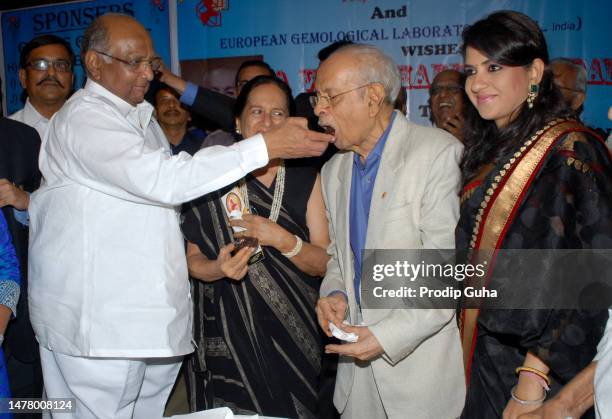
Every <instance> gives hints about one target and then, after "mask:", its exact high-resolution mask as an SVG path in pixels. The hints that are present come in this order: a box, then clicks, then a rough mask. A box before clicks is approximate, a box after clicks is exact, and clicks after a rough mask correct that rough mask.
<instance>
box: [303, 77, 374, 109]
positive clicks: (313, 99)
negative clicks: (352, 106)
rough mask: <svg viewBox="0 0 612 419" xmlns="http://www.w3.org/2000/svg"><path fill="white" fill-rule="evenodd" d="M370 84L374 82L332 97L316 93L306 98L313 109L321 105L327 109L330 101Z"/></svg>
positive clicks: (330, 103)
mask: <svg viewBox="0 0 612 419" xmlns="http://www.w3.org/2000/svg"><path fill="white" fill-rule="evenodd" d="M372 83H374V82H371V83H367V84H364V85H362V86H357V87H355V88H353V89H350V90H347V91H345V92H341V93H338V94H335V95H333V96H330V95H328V94H325V93H321V92H316V93H315V95H314V96H310V97H309V98H308V100H309V101H310V106H312V107H313V109H314V108H316V107H317V105H321V107H323V108H328V107H330V106H331V105H332V100H334V99H336V98H337V97H340V96H342V95H345V94H347V93H351V92H354V91H355V90H359V89H363V88H364V87H368V86H369V85H371V84H372Z"/></svg>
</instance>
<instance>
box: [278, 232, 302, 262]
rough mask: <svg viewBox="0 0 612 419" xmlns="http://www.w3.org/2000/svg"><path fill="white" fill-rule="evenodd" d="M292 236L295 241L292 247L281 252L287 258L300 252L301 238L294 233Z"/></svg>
mask: <svg viewBox="0 0 612 419" xmlns="http://www.w3.org/2000/svg"><path fill="white" fill-rule="evenodd" d="M294 237H295V240H296V242H295V246H294V247H293V249H291V250H290V251H288V252H287V253H281V254H282V255H283V256H285V257H286V258H289V259H291V258H292V257H294V256H295V255H297V254H298V253H300V251H301V250H302V245H303V244H304V242H303V241H302V239H300V238H299V237H298V236H295V235H294Z"/></svg>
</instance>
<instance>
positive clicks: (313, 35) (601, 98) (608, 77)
mask: <svg viewBox="0 0 612 419" xmlns="http://www.w3.org/2000/svg"><path fill="white" fill-rule="evenodd" d="M177 9H178V10H177V16H178V18H177V19H178V25H177V26H178V49H179V51H178V55H179V59H180V61H181V68H182V69H183V70H185V69H187V70H188V71H187V72H186V73H185V72H184V74H185V77H187V78H190V79H191V80H192V81H194V82H196V83H199V84H204V85H209V86H212V87H215V88H217V89H218V90H220V91H225V92H226V93H227V92H231V90H232V89H233V77H234V72H235V69H236V66H237V64H236V63H238V64H239V63H240V62H241V61H243V60H246V59H248V58H251V57H261V58H262V59H263V60H265V61H266V62H268V63H269V64H270V65H271V66H272V67H273V68H274V69H276V71H277V73H278V75H279V76H280V77H281V78H283V79H285V80H286V81H288V82H289V84H290V85H291V87H292V89H293V93H294V95H297V94H298V93H300V92H302V91H311V90H312V89H313V81H314V77H315V72H316V68H317V66H318V64H319V63H318V60H317V52H318V51H319V50H320V49H321V48H323V47H325V46H326V45H328V44H330V43H332V42H335V41H338V40H342V39H350V40H351V41H354V42H362V43H368V44H373V45H376V46H378V47H380V48H382V49H383V50H384V51H386V52H387V53H388V54H389V55H390V56H391V57H392V58H393V59H394V60H395V61H396V63H397V65H398V66H399V69H400V72H401V75H402V86H403V87H404V88H405V89H407V93H408V118H409V119H410V120H412V121H414V122H416V123H419V124H424V125H429V124H430V122H429V107H428V98H429V94H428V88H429V86H430V83H431V82H432V80H433V78H434V76H435V75H436V74H437V73H438V72H440V71H441V70H443V69H445V68H448V67H451V68H461V64H462V61H463V60H462V56H461V51H460V48H461V32H462V30H463V28H464V27H465V25H467V24H470V23H473V22H475V21H476V20H478V19H480V18H482V17H484V16H486V15H487V14H489V13H491V12H493V11H495V10H501V9H511V10H517V11H521V12H523V13H526V14H528V15H530V16H531V17H532V18H534V19H535V20H536V21H538V23H539V25H540V27H541V28H542V29H543V31H544V33H545V35H546V39H547V42H548V45H549V53H550V57H551V58H556V57H566V58H571V59H572V60H574V61H576V62H578V63H580V64H581V65H583V66H584V67H585V68H586V70H587V75H588V76H587V80H588V89H587V100H586V103H585V107H584V108H585V109H584V112H583V114H582V117H583V119H584V120H585V122H586V123H587V124H590V125H592V126H594V127H599V128H604V129H608V130H609V129H610V127H612V123H611V122H610V121H608V119H607V111H608V108H609V107H610V105H612V43H610V40H611V39H612V26H611V25H610V24H609V17H610V16H612V2H610V1H607V0H585V1H575V0H539V1H535V0H533V1H527V0H438V1H436V2H431V1H427V0H409V1H406V0H310V1H287V0H260V1H247V0H183V1H180V0H179V2H178V4H177ZM194 67H195V68H198V69H199V70H197V71H193V70H192V69H193V68H194ZM223 69H225V70H226V71H225V72H226V73H229V74H226V75H225V76H222V75H221V73H223V71H222V70H223ZM217 70H218V71H217ZM212 73H220V74H219V75H216V74H212ZM211 78H214V79H215V80H210V79H211ZM217 84H218V85H219V86H217Z"/></svg>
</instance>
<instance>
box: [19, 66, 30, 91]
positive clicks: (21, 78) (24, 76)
mask: <svg viewBox="0 0 612 419" xmlns="http://www.w3.org/2000/svg"><path fill="white" fill-rule="evenodd" d="M27 78H28V74H27V73H26V71H25V69H24V68H20V69H19V83H20V84H21V87H23V88H24V89H25V88H26V79H27Z"/></svg>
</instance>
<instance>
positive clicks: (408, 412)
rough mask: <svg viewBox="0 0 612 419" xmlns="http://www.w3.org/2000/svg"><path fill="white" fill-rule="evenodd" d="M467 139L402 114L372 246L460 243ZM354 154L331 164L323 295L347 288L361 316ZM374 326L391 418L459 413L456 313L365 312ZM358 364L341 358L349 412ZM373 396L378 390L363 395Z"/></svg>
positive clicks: (381, 181) (340, 380) (377, 371)
mask: <svg viewBox="0 0 612 419" xmlns="http://www.w3.org/2000/svg"><path fill="white" fill-rule="evenodd" d="M461 153H462V145H461V143H460V142H459V141H458V140H457V139H455V138H454V137H453V136H451V135H450V134H448V133H447V132H445V131H442V130H440V129H437V128H429V127H422V126H419V125H415V124H413V123H410V122H408V121H407V120H406V118H404V116H403V115H401V114H399V113H398V114H396V116H395V120H394V122H393V126H392V128H391V132H390V133H389V137H388V139H387V143H386V144H385V148H384V150H383V153H382V158H381V162H380V166H379V169H378V175H377V177H376V182H375V184H374V192H373V194H372V202H371V207H370V218H369V222H368V232H367V237H366V248H367V249H452V248H454V247H455V239H454V237H455V236H454V234H455V226H456V224H457V220H458V216H459V197H458V193H459V186H460V179H461V174H460V170H459V165H458V164H459V160H460V158H461ZM353 155H354V154H353V153H352V152H344V153H338V154H337V155H336V156H334V157H333V158H332V159H331V160H330V161H329V162H328V163H327V164H326V165H325V166H324V167H323V169H322V172H321V177H322V182H323V196H324V199H325V205H326V208H327V217H328V222H329V233H330V239H331V244H330V246H329V248H328V253H329V254H330V255H331V259H330V261H329V264H328V266H327V273H326V275H325V278H324V280H323V282H322V285H321V290H320V295H321V296H327V295H328V294H329V293H330V292H331V291H333V290H342V291H345V292H346V293H347V295H348V298H349V319H348V320H349V321H350V322H351V323H355V319H356V318H357V310H358V307H357V304H356V300H355V290H354V286H353V276H354V268H353V255H352V251H351V248H350V242H349V222H350V220H349V219H350V217H349V197H350V188H351V173H352V167H353ZM362 318H363V321H364V323H365V324H366V325H367V326H368V327H369V328H370V330H371V331H372V333H373V334H374V335H375V336H376V338H377V339H378V341H379V342H380V343H381V345H382V347H383V348H384V350H385V353H384V354H383V355H382V356H381V357H378V358H376V359H374V360H372V361H371V365H372V370H373V374H374V379H375V381H376V384H377V387H378V389H379V393H380V396H381V399H382V403H383V406H384V408H385V411H386V413H387V415H388V416H389V417H390V418H394V417H397V418H400V417H401V418H404V417H411V418H418V419H421V418H432V419H434V418H435V419H441V418H456V417H458V416H459V415H460V414H461V410H462V408H463V404H464V399H465V377H464V372H463V361H462V355H461V343H460V339H459V332H458V329H457V325H456V321H455V312H454V310H416V309H415V310H409V309H377V310H366V309H364V310H363V311H362ZM354 368H355V364H354V361H353V359H352V358H349V357H340V361H339V365H338V374H337V378H336V387H335V392H334V404H335V406H336V408H337V409H338V410H339V411H340V412H342V411H343V410H344V408H345V406H346V403H347V400H348V397H349V395H350V393H351V389H352V387H353V375H354ZM356 396H357V397H359V398H362V399H364V400H367V398H368V397H372V396H373V395H365V394H364V395H356Z"/></svg>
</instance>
